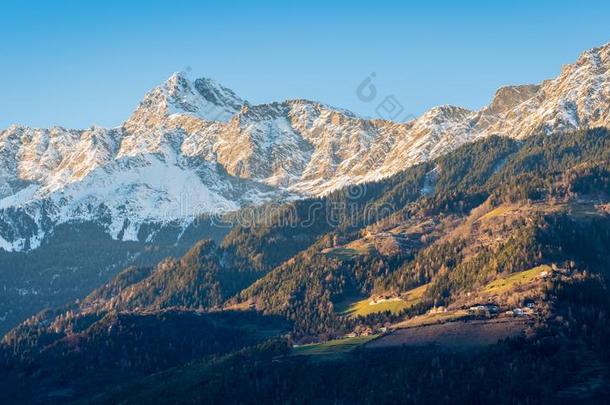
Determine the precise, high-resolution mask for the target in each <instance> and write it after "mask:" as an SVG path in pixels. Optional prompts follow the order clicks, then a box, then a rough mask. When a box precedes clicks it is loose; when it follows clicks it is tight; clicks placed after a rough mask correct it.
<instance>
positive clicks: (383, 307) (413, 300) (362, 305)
mask: <svg viewBox="0 0 610 405" xmlns="http://www.w3.org/2000/svg"><path fill="white" fill-rule="evenodd" d="M427 287H428V286H427V285H422V286H420V287H417V288H414V289H412V290H409V291H407V292H406V293H405V294H403V295H402V296H401V297H400V298H392V299H388V300H378V301H377V302H375V301H373V300H372V298H370V297H369V298H366V299H363V300H359V301H356V302H351V303H347V304H343V305H341V304H339V305H337V306H338V308H339V310H338V312H339V313H341V314H343V315H349V316H350V317H356V316H366V315H369V314H375V313H379V312H385V311H390V312H392V313H393V314H398V313H400V311H402V310H403V309H405V308H409V307H412V306H413V305H415V304H417V303H418V302H419V301H420V299H421V297H422V296H423V294H424V292H425V291H426V288H427Z"/></svg>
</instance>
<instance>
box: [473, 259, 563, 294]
mask: <svg viewBox="0 0 610 405" xmlns="http://www.w3.org/2000/svg"><path fill="white" fill-rule="evenodd" d="M544 271H546V272H550V271H551V267H550V266H547V265H542V266H538V267H534V268H533V269H530V270H525V271H520V272H518V273H513V274H510V275H508V276H506V277H502V278H499V279H496V280H494V281H492V282H491V283H489V284H487V285H486V286H485V287H483V290H481V292H482V293H485V294H502V293H503V292H506V291H510V290H512V289H513V288H515V287H516V286H517V285H525V284H529V283H531V282H532V281H534V280H536V279H538V278H539V277H540V273H542V272H544Z"/></svg>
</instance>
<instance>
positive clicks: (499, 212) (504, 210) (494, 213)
mask: <svg viewBox="0 0 610 405" xmlns="http://www.w3.org/2000/svg"><path fill="white" fill-rule="evenodd" d="M511 209H512V207H510V206H507V205H501V206H499V207H498V208H495V209H493V210H491V211H489V212H488V213H487V214H485V215H483V216H482V217H481V219H490V218H495V217H499V216H502V215H504V214H506V213H507V212H508V211H510V210H511Z"/></svg>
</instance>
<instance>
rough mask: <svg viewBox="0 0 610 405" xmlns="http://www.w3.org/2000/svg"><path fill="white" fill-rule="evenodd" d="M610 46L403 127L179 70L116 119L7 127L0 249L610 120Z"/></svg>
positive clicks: (134, 234)
mask: <svg viewBox="0 0 610 405" xmlns="http://www.w3.org/2000/svg"><path fill="white" fill-rule="evenodd" d="M609 107H610V44H609V45H606V46H604V47H600V48H595V49H592V50H589V51H587V52H584V53H583V54H582V55H581V57H580V58H579V59H578V61H577V62H576V63H574V64H572V65H567V66H565V67H564V68H563V69H562V71H561V74H560V75H559V76H558V77H557V78H555V79H552V80H547V81H545V82H543V83H542V84H540V85H525V86H508V87H503V88H501V89H499V90H498V91H497V93H496V96H495V98H494V99H493V101H492V102H491V104H490V105H489V106H488V107H486V108H483V109H482V110H480V111H469V110H467V109H464V108H460V107H454V106H440V107H436V108H434V109H432V110H430V111H428V112H427V113H425V114H424V115H422V116H421V117H419V118H417V119H415V120H412V121H409V122H407V123H396V122H391V121H385V120H367V119H362V118H359V117H357V116H355V115H354V114H352V113H350V112H348V111H344V110H340V109H336V108H333V107H330V106H327V105H324V104H321V103H317V102H312V101H307V100H288V101H284V102H281V103H271V104H264V105H256V106H252V105H249V104H248V103H247V102H245V101H244V100H242V99H241V98H240V97H238V96H237V95H236V94H235V93H234V92H232V91H231V90H229V89H227V88H225V87H223V86H221V85H219V84H217V83H215V82H214V81H212V80H209V79H197V80H195V81H191V80H189V79H188V78H186V77H185V76H184V75H182V74H179V73H177V74H174V75H172V77H170V78H169V79H168V81H167V82H165V83H164V84H163V85H161V86H159V87H157V88H155V89H153V90H151V91H150V92H149V93H148V94H147V95H146V96H145V97H144V99H143V101H142V102H141V103H140V105H139V106H138V107H137V109H136V111H135V112H134V113H133V114H132V116H131V117H130V118H129V119H128V120H127V121H126V122H125V123H124V124H123V126H121V127H119V128H113V129H104V128H98V127H93V128H90V129H87V130H68V129H65V128H61V127H56V128H52V129H32V128H28V127H21V126H12V127H9V128H8V129H6V130H4V131H2V132H0V214H1V215H0V248H1V249H5V250H8V251H21V250H28V249H32V248H35V247H37V246H38V245H39V244H40V243H41V242H43V241H44V239H45V236H47V235H48V234H49V233H50V232H52V231H53V228H54V226H56V225H57V224H60V223H65V222H70V221H94V222H97V223H100V224H102V225H104V227H105V228H106V229H107V231H108V233H109V234H110V235H112V236H113V237H114V238H118V239H124V240H134V239H140V240H142V238H144V239H145V238H150V237H151V235H150V234H143V233H142V232H140V229H141V225H142V224H144V223H160V224H166V223H168V222H175V223H177V224H178V225H180V226H185V225H188V223H190V221H192V219H193V218H194V217H195V216H197V215H198V214H201V213H218V212H225V211H231V210H236V209H238V208H240V207H243V206H244V205H251V204H260V203H263V202H267V201H284V200H286V199H290V198H300V197H303V196H315V195H323V194H325V193H327V192H329V191H331V190H334V189H337V188H339V187H342V186H345V185H348V184H354V183H360V182H364V181H371V180H376V179H380V178H383V177H386V176H389V175H392V174H394V173H397V172H399V171H401V170H403V169H404V168H406V167H408V166H411V165H414V164H417V163H419V162H422V161H425V160H428V159H431V158H434V157H436V156H439V155H441V154H444V153H446V152H448V151H451V150H453V149H455V148H456V147H458V146H460V145H462V144H464V143H466V142H471V141H474V140H476V139H479V138H481V137H485V136H489V135H492V134H498V135H503V136H509V137H512V138H518V139H522V138H525V137H527V136H530V135H532V134H536V133H540V132H543V133H549V134H550V133H552V132H562V131H567V130H571V129H575V128H581V127H594V126H609V125H610V108H609Z"/></svg>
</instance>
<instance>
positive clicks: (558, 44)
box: [0, 0, 610, 128]
mask: <svg viewBox="0 0 610 405" xmlns="http://www.w3.org/2000/svg"><path fill="white" fill-rule="evenodd" d="M287 3H289V2H288V1H267V2H260V4H259V2H255V1H249V2H238V1H210V2H199V1H197V2H196V1H179V0H176V1H171V2H170V1H168V2H161V1H146V2H145V1H141V2H137V1H129V2H128V1H111V0H104V1H84V0H81V1H50V0H49V1H25V0H2V1H1V2H0V128H4V127H6V126H8V125H10V124H12V123H18V124H24V125H32V126H38V127H47V126H52V125H63V126H66V127H75V128H80V127H88V126H89V125H91V124H98V125H103V126H116V125H119V124H120V123H121V122H122V121H123V120H125V119H126V118H127V117H128V116H129V114H130V113H131V112H132V111H133V109H134V108H135V107H136V105H137V103H138V102H139V100H140V99H141V98H142V96H143V95H144V93H145V92H146V91H148V90H149V89H151V88H152V87H154V86H155V85H157V84H159V83H161V82H163V81H164V80H165V79H166V78H167V77H169V76H170V75H171V73H172V72H174V71H178V70H185V69H186V68H187V67H191V68H192V74H191V75H192V76H194V77H199V76H206V77H211V78H214V79H216V80H218V81H219V82H221V83H223V84H224V85H225V86H227V87H230V88H232V89H233V90H235V91H236V92H237V93H238V94H240V95H241V96H242V97H243V98H245V99H247V100H249V101H250V102H252V103H262V102H269V101H279V100H284V99H287V98H308V99H314V100H319V101H323V102H326V103H328V104H332V105H335V106H338V107H343V108H348V109H351V110H353V111H355V112H356V113H359V114H362V115H367V116H373V115H375V112H374V107H375V105H374V103H364V102H362V101H360V100H359V99H358V98H357V97H356V87H357V86H358V84H359V83H360V82H361V81H362V80H363V79H364V78H365V77H366V76H367V75H369V74H370V73H371V72H375V73H376V78H375V85H376V87H377V89H378V91H379V93H380V94H382V95H390V94H393V95H395V96H396V98H397V99H398V100H399V101H400V102H401V103H402V104H403V105H404V108H405V111H409V112H411V113H413V114H414V115H419V114H421V113H422V112H424V111H425V110H427V109H428V108H430V107H433V106H435V105H439V104H456V105H460V106H464V107H468V108H472V109H477V108H480V107H481V106H483V105H485V104H487V103H488V102H489V100H490V98H491V97H492V96H493V93H494V91H495V89H496V88H497V87H498V86H500V85H503V84H522V83H531V82H539V81H541V80H543V79H545V78H551V77H554V76H555V75H557V74H558V73H559V71H560V69H561V66H562V65H563V64H566V63H570V62H572V61H574V60H575V59H576V58H577V56H578V55H579V53H580V52H581V51H583V50H585V49H588V48H591V47H594V46H598V45H601V44H604V43H606V42H610V24H609V23H608V21H609V17H610V2H607V1H598V2H593V1H589V2H587V1H579V2H576V1H537V2H530V1H511V2H508V1H507V2H482V1H481V2H478V1H477V2H475V1H471V2H462V3H461V4H454V3H457V2H449V1H447V2H443V1H436V2H432V3H430V4H427V5H415V4H405V2H399V1H396V2H390V1H385V2H384V1H375V2H373V1H371V2H359V1H345V2H335V3H340V4H335V5H331V4H329V3H328V2H324V1H317V0H311V1H299V2H291V3H290V4H287Z"/></svg>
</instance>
